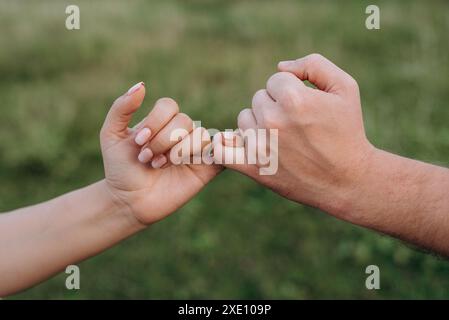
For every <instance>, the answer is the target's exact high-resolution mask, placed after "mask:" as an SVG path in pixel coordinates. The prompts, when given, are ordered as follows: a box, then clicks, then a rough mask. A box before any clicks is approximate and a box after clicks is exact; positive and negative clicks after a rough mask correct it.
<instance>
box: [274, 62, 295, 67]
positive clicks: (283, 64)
mask: <svg viewBox="0 0 449 320" xmlns="http://www.w3.org/2000/svg"><path fill="white" fill-rule="evenodd" d="M293 62H294V61H293V60H286V61H281V62H279V64H278V67H279V68H284V67H288V66H290V65H292V63H293Z"/></svg>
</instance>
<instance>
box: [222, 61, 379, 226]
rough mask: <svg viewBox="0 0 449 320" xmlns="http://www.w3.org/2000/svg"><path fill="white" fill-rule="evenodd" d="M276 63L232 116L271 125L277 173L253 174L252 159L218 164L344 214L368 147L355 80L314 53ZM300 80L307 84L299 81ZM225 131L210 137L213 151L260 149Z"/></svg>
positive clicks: (246, 123)
mask: <svg viewBox="0 0 449 320" xmlns="http://www.w3.org/2000/svg"><path fill="white" fill-rule="evenodd" d="M278 69H279V72H278V73H275V74H274V75H272V76H271V77H270V78H269V79H268V81H267V84H266V88H265V89H261V90H259V91H257V92H256V94H255V95H254V97H253V99H252V108H251V109H244V110H242V111H241V112H240V114H239V116H238V127H239V129H240V131H241V132H246V131H247V130H248V129H253V130H256V129H277V140H278V141H277V142H278V144H277V146H270V147H269V149H271V152H275V153H277V155H278V170H277V172H276V173H275V174H274V175H261V174H260V171H259V167H260V165H259V163H255V164H250V163H248V162H247V163H245V164H235V163H234V164H226V163H223V164H224V165H225V166H227V167H230V168H233V169H235V170H237V171H240V172H242V173H244V174H246V175H248V176H250V177H252V178H253V179H255V180H257V181H259V182H260V183H262V184H264V185H266V186H268V187H269V188H271V189H273V190H274V191H275V192H277V193H279V194H281V195H282V196H285V197H287V198H289V199H292V200H294V201H297V202H300V203H304V204H307V205H310V206H314V207H317V208H320V209H322V210H325V211H328V212H331V213H333V214H335V215H338V216H340V217H341V218H345V217H343V216H342V215H343V212H342V211H343V208H344V207H345V206H346V204H347V203H348V202H349V201H351V196H352V194H353V191H354V189H355V188H357V179H359V177H360V176H361V175H363V172H364V170H365V166H366V164H367V161H368V159H369V158H370V157H371V155H372V154H373V152H374V151H375V150H376V149H375V148H374V147H373V146H372V145H371V144H370V143H369V141H368V140H367V138H366V136H365V130H364V126H363V119H362V111H361V106H360V95H359V88H358V86H357V83H356V81H355V80H354V79H353V78H352V77H351V76H350V75H348V74H347V73H346V72H344V71H343V70H341V69H340V68H338V67H337V66H335V65H334V64H333V63H332V62H330V61H329V60H327V59H325V58H324V57H322V56H320V55H318V54H312V55H309V56H307V57H305V58H302V59H298V60H293V61H283V62H281V63H279V65H278ZM306 80H307V81H309V82H310V83H312V84H313V85H314V86H315V88H312V87H309V86H306V84H305V83H304V82H303V81H306ZM259 132H260V130H259ZM228 137H229V135H223V136H222V137H221V138H220V139H221V141H220V142H221V143H217V141H215V151H214V153H215V156H216V157H222V155H223V154H225V153H227V152H230V150H229V149H230V148H233V149H234V150H232V151H233V152H235V153H238V152H239V149H240V152H242V148H245V149H246V150H245V151H244V152H245V153H246V155H247V156H248V155H249V154H251V153H254V152H260V150H258V151H254V150H250V149H249V148H248V145H247V143H244V145H241V146H239V145H236V143H235V139H234V142H232V141H228V140H229V139H228ZM231 139H232V137H231ZM216 140H218V139H216ZM274 141H276V140H274ZM267 144H268V145H269V142H268V143H267ZM259 145H260V143H259ZM273 147H275V148H273ZM276 149H277V150H276Z"/></svg>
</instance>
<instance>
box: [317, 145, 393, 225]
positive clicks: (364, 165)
mask: <svg viewBox="0 0 449 320" xmlns="http://www.w3.org/2000/svg"><path fill="white" fill-rule="evenodd" d="M385 153H386V152H384V151H383V150H381V149H377V148H376V147H374V146H373V145H371V144H370V143H369V142H368V144H367V146H366V147H365V148H364V150H363V152H360V153H359V155H358V157H357V158H356V159H354V160H353V161H351V162H350V164H351V165H350V167H349V168H348V170H346V174H345V176H346V177H345V179H342V181H343V183H341V184H339V185H338V186H336V187H335V190H334V192H333V198H332V199H333V201H331V202H330V204H329V205H326V206H325V208H322V209H323V210H324V211H326V212H329V213H331V214H332V215H334V216H335V217H337V218H339V219H343V220H345V221H348V222H351V223H354V224H359V225H360V224H363V223H362V221H363V217H361V216H360V213H359V211H358V209H357V208H358V202H360V200H361V199H363V198H364V197H366V196H367V194H366V191H367V190H368V189H369V185H370V184H371V183H372V177H375V176H377V175H378V174H379V166H380V165H381V163H382V160H381V158H382V157H383V154H385Z"/></svg>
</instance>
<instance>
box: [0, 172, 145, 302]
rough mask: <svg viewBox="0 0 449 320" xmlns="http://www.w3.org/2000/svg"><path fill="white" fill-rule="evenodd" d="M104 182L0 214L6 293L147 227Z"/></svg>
mask: <svg viewBox="0 0 449 320" xmlns="http://www.w3.org/2000/svg"><path fill="white" fill-rule="evenodd" d="M143 228H144V225H143V224H141V223H140V222H139V221H137V220H136V219H135V218H134V216H133V215H132V214H131V212H130V211H129V209H128V208H127V207H126V206H125V205H123V204H121V203H120V202H118V201H115V200H114V196H113V195H112V194H111V193H110V191H109V190H108V187H107V185H106V182H105V181H104V180H103V181H100V182H97V183H95V184H92V185H90V186H88V187H85V188H83V189H79V190H76V191H73V192H71V193H68V194H65V195H63V196H61V197H58V198H56V199H53V200H50V201H48V202H44V203H41V204H38V205H35V206H31V207H27V208H23V209H18V210H15V211H12V212H9V213H6V214H1V215H0V253H1V258H0V296H5V295H8V294H11V293H14V292H16V291H18V290H20V289H23V288H27V287H29V286H30V285H32V284H35V283H38V282H40V281H42V280H43V279H46V278H48V277H50V276H51V275H53V274H54V273H56V272H58V271H60V270H63V269H64V268H65V267H66V266H67V265H69V264H72V263H75V262H77V261H81V260H83V259H86V258H88V257H90V256H93V255H95V254H97V253H99V252H101V251H103V250H105V249H107V248H109V247H111V246H112V245H114V244H116V243H117V242H119V241H120V240H123V239H125V238H126V237H128V236H130V235H132V234H134V233H136V232H137V231H139V230H142V229H143Z"/></svg>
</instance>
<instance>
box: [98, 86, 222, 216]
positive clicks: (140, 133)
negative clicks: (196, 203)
mask: <svg viewBox="0 0 449 320" xmlns="http://www.w3.org/2000/svg"><path fill="white" fill-rule="evenodd" d="M144 96H145V86H144V85H143V83H140V84H137V85H136V86H134V87H133V88H131V89H130V90H129V91H128V92H127V93H126V94H124V95H123V96H121V97H119V98H118V99H117V100H116V101H115V102H114V104H113V106H112V107H111V110H110V111H109V114H108V116H107V118H106V121H105V123H104V125H103V128H102V130H101V134H100V138H101V149H102V153H103V160H104V167H105V174H106V186H107V187H108V191H109V192H110V193H111V195H112V196H113V198H114V199H115V200H116V202H117V203H118V204H119V205H122V206H124V207H126V208H128V209H129V212H130V214H132V215H133V216H134V217H135V218H136V219H137V220H138V221H139V222H141V223H142V224H151V223H153V222H155V221H158V220H160V219H162V218H164V217H165V216H167V215H168V214H170V213H172V212H173V211H175V210H176V209H178V208H179V207H181V206H182V205H183V204H185V203H186V202H187V201H188V200H190V199H191V198H192V197H193V196H194V195H195V194H196V193H198V192H199V191H200V190H201V189H202V188H203V187H204V186H205V185H206V184H207V183H208V182H209V181H210V180H211V179H212V178H213V177H215V176H216V175H217V174H218V173H219V172H220V170H221V167H220V166H217V165H207V164H199V165H171V164H170V162H169V156H168V153H169V151H170V150H171V149H172V148H179V147H180V146H181V145H182V144H183V143H186V141H188V140H189V137H191V136H192V135H193V134H194V131H196V130H200V131H201V132H202V133H203V134H206V135H207V131H206V130H205V129H204V128H196V129H194V127H193V122H192V120H191V119H190V118H189V117H188V116H187V115H186V114H183V113H179V108H178V105H177V104H176V102H175V101H173V100H172V99H169V98H162V99H159V100H158V101H157V102H156V104H155V106H154V108H153V110H152V111H151V112H150V113H149V114H148V116H147V117H146V118H145V119H144V120H143V121H142V122H141V123H139V124H138V125H137V126H136V127H135V128H128V124H129V122H130V120H131V116H132V114H133V113H134V112H135V111H137V109H138V108H139V107H140V105H141V104H142V101H143V99H144ZM176 129H184V130H186V132H188V133H190V134H189V135H187V136H186V137H184V138H183V139H182V141H180V142H178V141H171V139H170V135H171V133H172V131H173V130H176ZM205 146H206V145H204V144H203V145H201V146H200V148H202V147H205ZM191 151H192V154H194V153H198V152H201V151H202V150H193V149H192V150H191ZM150 162H151V165H150Z"/></svg>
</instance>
